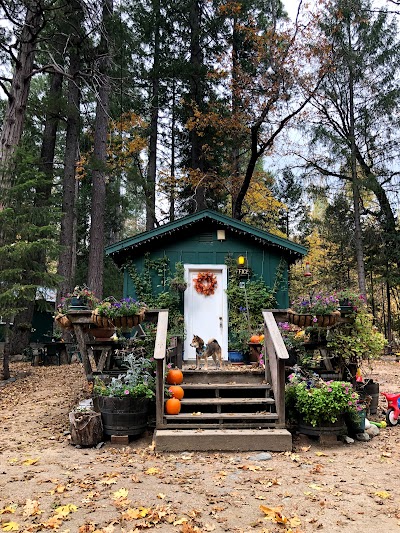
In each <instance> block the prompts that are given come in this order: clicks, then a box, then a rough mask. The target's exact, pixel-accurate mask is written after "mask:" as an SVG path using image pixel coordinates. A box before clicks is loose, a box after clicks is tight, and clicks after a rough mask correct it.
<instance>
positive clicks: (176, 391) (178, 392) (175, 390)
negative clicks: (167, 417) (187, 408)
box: [168, 385, 185, 400]
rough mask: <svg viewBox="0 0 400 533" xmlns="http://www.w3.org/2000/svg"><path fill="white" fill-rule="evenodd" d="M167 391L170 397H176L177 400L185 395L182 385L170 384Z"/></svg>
mask: <svg viewBox="0 0 400 533" xmlns="http://www.w3.org/2000/svg"><path fill="white" fill-rule="evenodd" d="M168 391H169V392H170V393H171V395H172V398H177V399H178V400H182V398H183V397H184V395H185V393H184V391H183V389H182V387H180V386H179V385H172V386H171V387H170V388H169V389H168Z"/></svg>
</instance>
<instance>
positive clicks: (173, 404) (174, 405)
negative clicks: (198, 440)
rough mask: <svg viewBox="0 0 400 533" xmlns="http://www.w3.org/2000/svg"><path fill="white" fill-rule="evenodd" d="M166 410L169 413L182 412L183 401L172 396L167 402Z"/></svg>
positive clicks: (176, 413)
mask: <svg viewBox="0 0 400 533" xmlns="http://www.w3.org/2000/svg"><path fill="white" fill-rule="evenodd" d="M165 412H166V413H167V415H178V414H179V413H180V412H181V402H180V401H179V400H178V398H170V399H169V400H167V401H166V402H165Z"/></svg>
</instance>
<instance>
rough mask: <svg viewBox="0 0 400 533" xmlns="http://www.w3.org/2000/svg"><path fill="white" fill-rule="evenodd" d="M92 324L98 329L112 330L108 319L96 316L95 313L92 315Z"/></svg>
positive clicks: (111, 324) (112, 325) (112, 326)
mask: <svg viewBox="0 0 400 533" xmlns="http://www.w3.org/2000/svg"><path fill="white" fill-rule="evenodd" d="M92 322H93V324H96V326H97V327H98V328H113V329H114V324H113V323H112V322H111V320H110V319H109V318H106V317H105V316H100V315H97V314H96V313H95V312H93V313H92Z"/></svg>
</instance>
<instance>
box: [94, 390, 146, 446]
mask: <svg viewBox="0 0 400 533" xmlns="http://www.w3.org/2000/svg"><path fill="white" fill-rule="evenodd" d="M93 405H94V409H95V411H97V412H99V413H101V419H102V422H103V430H104V434H105V435H108V436H111V435H129V436H133V437H137V436H139V435H142V433H144V431H145V430H146V427H147V415H148V407H149V400H148V399H147V398H131V397H130V396H124V397H123V398H114V397H109V396H95V397H94V398H93Z"/></svg>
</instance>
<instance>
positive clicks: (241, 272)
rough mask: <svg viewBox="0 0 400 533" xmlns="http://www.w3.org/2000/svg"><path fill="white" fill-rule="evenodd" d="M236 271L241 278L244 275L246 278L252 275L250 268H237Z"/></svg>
mask: <svg viewBox="0 0 400 533" xmlns="http://www.w3.org/2000/svg"><path fill="white" fill-rule="evenodd" d="M237 272H238V275H239V277H241V278H244V277H246V278H247V277H250V276H252V275H253V271H252V270H251V268H238V269H237Z"/></svg>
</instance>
